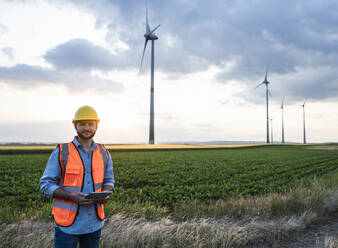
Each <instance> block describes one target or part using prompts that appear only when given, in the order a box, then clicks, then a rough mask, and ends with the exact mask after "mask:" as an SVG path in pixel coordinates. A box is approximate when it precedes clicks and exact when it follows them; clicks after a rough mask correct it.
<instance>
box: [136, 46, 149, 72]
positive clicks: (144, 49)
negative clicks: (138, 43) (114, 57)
mask: <svg viewBox="0 0 338 248" xmlns="http://www.w3.org/2000/svg"><path fill="white" fill-rule="evenodd" d="M147 43H148V40H147V39H146V40H145V42H144V48H143V53H142V59H141V64H140V70H139V72H138V74H139V75H140V74H141V69H142V63H143V58H144V53H145V51H146V47H147Z"/></svg>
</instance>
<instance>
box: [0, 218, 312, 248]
mask: <svg viewBox="0 0 338 248" xmlns="http://www.w3.org/2000/svg"><path fill="white" fill-rule="evenodd" d="M313 219H315V215H313V214H311V213H304V214H303V215H301V216H292V217H288V218H280V219H276V220H259V219H247V220H242V221H239V220H234V219H229V218H226V217H225V218H222V219H194V220H190V221H185V222H174V221H172V220H171V219H169V218H164V219H161V220H159V221H155V222H151V221H147V220H146V219H144V218H138V219H134V218H130V217H125V216H123V215H114V216H112V217H111V218H109V219H108V220H107V221H106V224H105V226H104V228H103V230H102V238H101V245H100V247H112V248H122V247H123V248H134V247H148V248H155V247H173V248H179V247H182V248H183V247H184V248H188V247H194V248H195V247H196V248H202V247H209V248H215V247H224V248H230V247H253V246H256V245H258V244H264V245H266V244H273V242H274V241H275V240H276V239H280V238H281V237H285V236H288V235H289V234H290V233H292V232H294V231H300V230H304V228H305V227H306V225H307V224H308V223H309V222H311V221H313ZM53 233H54V231H53V224H52V223H46V222H35V223H32V222H31V221H23V222H21V223H19V224H11V225H8V226H5V225H3V226H1V236H0V241H1V247H9V248H10V247H52V246H53Z"/></svg>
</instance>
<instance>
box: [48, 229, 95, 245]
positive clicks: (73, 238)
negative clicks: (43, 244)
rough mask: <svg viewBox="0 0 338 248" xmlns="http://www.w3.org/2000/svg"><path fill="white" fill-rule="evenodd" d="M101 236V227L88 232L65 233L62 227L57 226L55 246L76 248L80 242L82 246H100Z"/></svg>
mask: <svg viewBox="0 0 338 248" xmlns="http://www.w3.org/2000/svg"><path fill="white" fill-rule="evenodd" d="M100 237H101V229H100V230H98V231H96V232H93V233H87V234H81V235H72V234H68V233H64V232H62V231H61V230H60V228H58V227H55V239H54V247H55V248H76V247H77V243H78V242H79V243H80V248H98V247H99V241H100Z"/></svg>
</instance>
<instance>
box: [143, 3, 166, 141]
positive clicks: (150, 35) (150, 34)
mask: <svg viewBox="0 0 338 248" xmlns="http://www.w3.org/2000/svg"><path fill="white" fill-rule="evenodd" d="M160 25H161V24H160ZM160 25H157V26H156V27H155V28H154V29H153V30H151V29H150V27H149V22H148V6H146V33H145V34H144V38H145V42H144V48H143V54H142V59H141V64H140V71H139V73H141V69H142V63H143V58H144V53H145V51H146V47H147V43H148V40H151V69H150V76H151V81H150V125H149V144H154V143H155V134H154V63H155V61H154V60H155V59H154V53H155V52H154V46H155V42H154V41H155V40H157V39H158V37H157V36H156V35H155V34H154V32H155V30H156V29H158V27H159V26H160Z"/></svg>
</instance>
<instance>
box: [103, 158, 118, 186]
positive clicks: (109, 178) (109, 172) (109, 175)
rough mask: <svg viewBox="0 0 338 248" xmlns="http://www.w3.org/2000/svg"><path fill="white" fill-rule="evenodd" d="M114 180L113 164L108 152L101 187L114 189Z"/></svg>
mask: <svg viewBox="0 0 338 248" xmlns="http://www.w3.org/2000/svg"><path fill="white" fill-rule="evenodd" d="M114 185H115V180H114V175H113V162H112V160H111V156H110V153H109V152H108V163H107V166H106V168H105V170H104V178H103V186H112V187H113V188H114Z"/></svg>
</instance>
